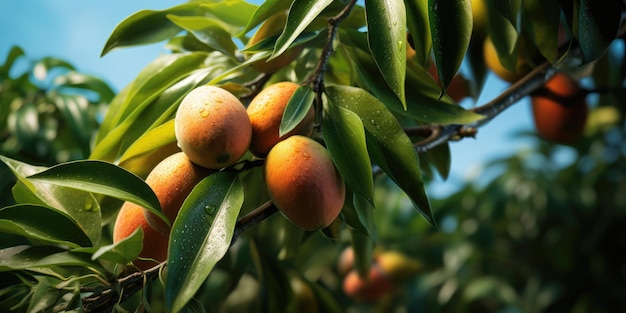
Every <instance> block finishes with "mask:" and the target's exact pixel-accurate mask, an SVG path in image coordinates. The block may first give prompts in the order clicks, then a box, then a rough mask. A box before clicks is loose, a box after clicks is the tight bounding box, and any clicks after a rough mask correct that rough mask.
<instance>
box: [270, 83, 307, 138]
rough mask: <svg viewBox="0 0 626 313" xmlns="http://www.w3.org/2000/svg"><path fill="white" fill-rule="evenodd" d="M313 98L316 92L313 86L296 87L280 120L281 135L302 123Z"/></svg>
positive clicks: (279, 131) (279, 134)
mask: <svg viewBox="0 0 626 313" xmlns="http://www.w3.org/2000/svg"><path fill="white" fill-rule="evenodd" d="M313 100H315V93H314V92H313V89H311V87H308V86H300V87H298V88H296V90H295V91H294V93H293V95H292V96H291V98H290V99H289V102H287V106H286V107H285V111H284V112H283V116H282V118H281V120H280V126H279V129H278V136H279V137H282V136H284V135H285V134H287V133H289V132H290V131H292V130H293V129H294V128H296V126H298V124H300V122H301V121H302V120H303V119H304V117H306V115H307V114H308V113H309V111H310V110H311V106H312V105H313Z"/></svg>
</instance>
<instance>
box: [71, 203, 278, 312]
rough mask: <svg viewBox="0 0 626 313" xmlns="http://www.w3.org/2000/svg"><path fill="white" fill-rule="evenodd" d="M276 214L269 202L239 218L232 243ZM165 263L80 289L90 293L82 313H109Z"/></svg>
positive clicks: (276, 210) (274, 207)
mask: <svg viewBox="0 0 626 313" xmlns="http://www.w3.org/2000/svg"><path fill="white" fill-rule="evenodd" d="M276 212H278V209H277V208H276V206H275V205H274V204H273V203H272V202H271V201H267V202H265V203H263V204H262V205H261V206H259V207H258V208H256V209H254V210H252V211H251V212H250V213H248V214H246V215H244V216H242V217H241V218H239V219H238V220H237V222H236V224H235V230H234V232H233V238H232V242H235V241H236V240H237V238H239V236H240V235H241V234H242V233H243V232H245V231H246V230H248V229H250V228H252V227H253V226H255V225H258V224H259V223H261V222H263V221H264V220H265V219H266V218H268V217H270V216H272V215H274V213H276ZM166 263H167V262H162V263H160V264H158V265H156V266H155V267H153V268H151V269H149V270H146V271H139V272H133V273H131V274H129V275H127V276H124V277H122V278H120V279H117V280H115V281H112V282H110V283H109V284H108V285H105V286H100V287H98V288H91V287H82V288H81V291H83V292H89V293H90V294H89V295H88V296H85V297H83V299H82V302H83V311H84V312H85V313H89V312H110V311H111V308H112V307H113V306H114V305H115V304H116V303H119V302H123V301H125V300H126V299H128V298H129V297H130V296H132V295H133V294H135V293H136V292H138V291H140V290H141V289H143V287H144V286H145V284H146V283H148V282H150V281H152V280H154V279H155V278H157V277H158V276H159V273H160V272H161V271H162V270H163V269H164V268H165V267H166Z"/></svg>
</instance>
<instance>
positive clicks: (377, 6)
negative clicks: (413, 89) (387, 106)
mask: <svg viewBox="0 0 626 313" xmlns="http://www.w3.org/2000/svg"><path fill="white" fill-rule="evenodd" d="M365 11H366V17H367V28H368V31H367V40H368V44H369V49H370V51H371V52H372V56H373V57H374V61H376V66H377V67H378V70H379V71H380V73H381V74H382V75H383V77H384V78H385V82H387V85H389V87H390V88H391V90H393V92H394V93H395V94H396V97H398V99H400V103H402V107H403V108H404V109H405V110H406V109H407V104H406V96H405V94H404V92H405V91H404V87H405V85H404V79H405V77H406V44H407V42H406V10H405V7H404V2H403V1H402V0H371V1H366V2H365Z"/></svg>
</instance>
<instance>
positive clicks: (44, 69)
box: [33, 57, 75, 80]
mask: <svg viewBox="0 0 626 313" xmlns="http://www.w3.org/2000/svg"><path fill="white" fill-rule="evenodd" d="M54 68H63V69H65V70H71V71H73V70H75V68H74V66H73V65H72V64H70V63H69V62H67V61H65V60H62V59H59V58H55V57H45V58H42V59H41V60H39V61H38V62H37V63H36V64H35V66H33V76H35V78H37V79H38V80H46V78H47V77H48V72H50V70H51V69H54Z"/></svg>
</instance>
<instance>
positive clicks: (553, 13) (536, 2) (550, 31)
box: [522, 0, 561, 63]
mask: <svg viewBox="0 0 626 313" xmlns="http://www.w3.org/2000/svg"><path fill="white" fill-rule="evenodd" d="M522 6H523V8H524V12H525V13H526V15H525V19H524V26H525V27H526V28H525V29H526V33H527V34H528V35H529V37H530V38H531V39H532V41H533V42H534V43H535V45H536V46H537V48H538V49H539V52H541V54H542V55H543V56H544V57H545V58H546V59H547V60H548V61H550V62H551V63H554V62H556V60H557V57H558V48H559V47H558V37H559V35H558V33H559V21H560V14H561V8H560V6H559V3H558V2H556V1H542V0H526V1H522Z"/></svg>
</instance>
